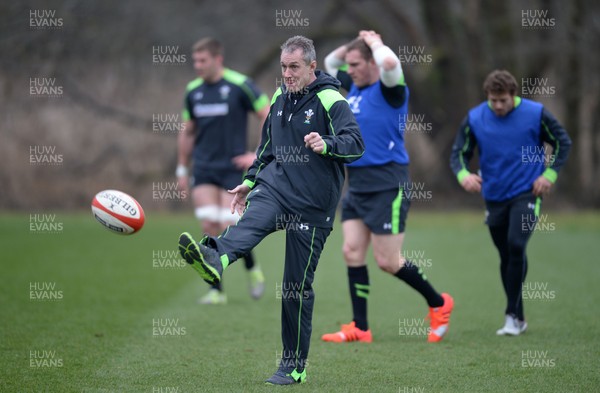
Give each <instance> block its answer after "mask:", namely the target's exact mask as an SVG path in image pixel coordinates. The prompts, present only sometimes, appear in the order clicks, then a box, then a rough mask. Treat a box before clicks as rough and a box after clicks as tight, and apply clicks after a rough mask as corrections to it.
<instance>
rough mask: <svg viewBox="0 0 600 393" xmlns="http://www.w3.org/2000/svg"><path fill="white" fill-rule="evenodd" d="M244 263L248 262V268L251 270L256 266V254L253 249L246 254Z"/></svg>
mask: <svg viewBox="0 0 600 393" xmlns="http://www.w3.org/2000/svg"><path fill="white" fill-rule="evenodd" d="M244 263H245V264H246V270H250V269H252V268H253V267H254V255H252V251H250V252H249V253H248V254H246V255H244Z"/></svg>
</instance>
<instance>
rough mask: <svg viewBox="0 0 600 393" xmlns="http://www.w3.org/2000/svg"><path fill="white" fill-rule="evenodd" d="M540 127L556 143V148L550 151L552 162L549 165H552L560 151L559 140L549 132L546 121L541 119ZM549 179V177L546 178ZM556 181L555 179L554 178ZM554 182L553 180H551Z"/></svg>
mask: <svg viewBox="0 0 600 393" xmlns="http://www.w3.org/2000/svg"><path fill="white" fill-rule="evenodd" d="M542 128H543V129H544V131H546V134H548V137H549V138H550V140H552V141H553V142H554V143H555V144H556V148H554V150H553V151H552V155H553V158H552V162H551V163H550V166H552V165H554V160H555V158H556V157H557V156H558V153H559V152H560V142H559V141H558V139H556V137H555V136H554V135H552V132H550V128H548V125H547V124H546V123H544V121H543V120H542ZM548 180H550V179H548ZM555 181H556V179H555ZM552 183H554V182H552Z"/></svg>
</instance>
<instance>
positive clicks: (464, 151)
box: [450, 116, 482, 192]
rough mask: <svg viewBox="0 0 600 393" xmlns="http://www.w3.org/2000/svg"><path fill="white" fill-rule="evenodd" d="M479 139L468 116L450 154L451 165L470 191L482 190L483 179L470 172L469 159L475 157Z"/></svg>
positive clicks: (461, 183)
mask: <svg viewBox="0 0 600 393" xmlns="http://www.w3.org/2000/svg"><path fill="white" fill-rule="evenodd" d="M476 145H477V140H476V139H475V137H474V136H473V132H472V131H471V126H470V125H469V118H468V116H467V117H465V119H464V120H463V122H462V124H461V126H460V129H459V131H458V134H457V135H456V139H455V140H454V145H453V146H452V154H451V156H450V167H451V168H452V172H454V175H456V179H457V180H458V182H459V183H460V185H461V186H462V187H463V188H464V189H465V190H467V191H469V192H480V191H481V182H482V179H481V177H480V176H479V175H476V174H474V173H471V172H469V161H470V160H471V158H472V157H473V152H474V151H475V146H476Z"/></svg>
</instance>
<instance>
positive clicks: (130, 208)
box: [92, 190, 145, 235]
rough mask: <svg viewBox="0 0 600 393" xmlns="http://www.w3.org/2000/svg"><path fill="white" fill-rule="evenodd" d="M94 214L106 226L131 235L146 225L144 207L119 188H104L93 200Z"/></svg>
mask: <svg viewBox="0 0 600 393" xmlns="http://www.w3.org/2000/svg"><path fill="white" fill-rule="evenodd" d="M92 214H93V215H94V217H95V218H96V220H98V222H99V223H100V224H102V225H104V227H105V228H107V229H109V230H111V231H113V232H116V233H118V234H120V235H131V234H133V233H136V232H137V231H139V230H140V229H142V227H143V226H144V220H145V217H144V209H142V206H141V205H140V204H139V203H138V201H136V200H135V199H134V198H133V197H132V196H130V195H127V194H125V193H124V192H121V191H117V190H104V191H100V192H99V193H97V194H96V196H95V197H94V199H93V200H92Z"/></svg>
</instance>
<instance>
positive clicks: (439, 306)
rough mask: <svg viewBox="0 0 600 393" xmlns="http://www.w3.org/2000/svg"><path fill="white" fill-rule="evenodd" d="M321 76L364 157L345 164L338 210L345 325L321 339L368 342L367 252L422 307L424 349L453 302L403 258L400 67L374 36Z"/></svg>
mask: <svg viewBox="0 0 600 393" xmlns="http://www.w3.org/2000/svg"><path fill="white" fill-rule="evenodd" d="M325 67H326V70H327V72H329V73H330V74H331V75H333V76H335V77H337V78H338V79H339V80H340V82H341V83H342V87H344V88H345V89H346V90H348V96H347V99H348V102H349V103H350V108H351V109H352V112H353V113H354V115H355V116H356V121H357V122H358V124H359V126H360V130H361V133H362V135H363V138H364V140H365V149H366V150H365V154H364V155H363V157H362V158H361V159H359V160H357V161H355V162H352V163H349V164H347V165H346V166H347V169H348V183H349V187H348V191H347V193H346V195H345V196H344V199H343V205H342V229H343V233H344V245H343V255H344V260H345V262H346V266H347V271H348V284H349V287H350V299H351V302H352V313H353V318H352V321H351V322H350V323H348V324H344V325H342V327H341V330H340V331H338V332H334V333H329V334H324V335H323V336H322V339H323V340H324V341H327V342H336V343H343V342H353V341H358V342H371V341H372V334H371V330H370V329H369V324H368V320H367V299H368V296H369V290H370V281H369V274H368V270H367V263H366V253H367V250H368V248H369V244H372V245H373V254H374V256H375V260H376V262H377V265H378V266H379V268H380V269H381V270H383V271H384V272H386V273H388V274H390V275H392V276H394V277H395V278H397V279H400V280H402V281H404V282H405V283H406V284H408V285H409V286H410V287H411V288H413V289H415V290H416V291H417V292H418V293H419V294H421V296H423V298H424V299H425V301H426V302H427V305H428V306H429V314H428V316H429V319H430V324H431V329H430V333H429V335H428V341H429V342H438V341H440V340H442V337H444V335H445V334H446V332H447V331H448V325H449V322H450V314H451V312H452V309H453V305H454V300H453V299H452V297H451V296H450V295H449V294H447V293H442V294H440V293H438V292H437V291H436V290H435V289H434V288H433V287H432V285H431V284H430V283H429V281H428V280H427V277H426V276H425V274H423V271H422V269H421V267H419V266H417V265H415V264H414V263H412V262H411V261H410V260H407V259H406V258H405V257H404V256H403V255H402V245H403V242H404V231H405V223H406V217H407V214H408V209H409V206H410V200H409V199H407V197H406V191H405V188H406V186H407V185H408V184H409V182H410V177H409V169H408V165H409V157H408V153H407V151H406V148H405V147H404V134H403V132H402V131H403V130H404V129H405V121H406V117H407V116H406V115H407V113H408V98H409V90H408V87H407V86H406V83H405V80H404V73H403V71H402V65H401V64H400V59H399V58H398V56H396V55H395V54H394V52H393V51H392V50H391V49H390V48H389V47H388V46H386V45H385V44H384V43H383V41H382V39H381V36H380V35H379V34H377V33H376V32H374V31H365V30H363V31H361V32H360V33H359V35H358V37H357V38H356V39H355V40H353V41H351V42H350V43H348V44H346V45H343V46H341V47H339V48H337V49H336V50H334V51H333V52H332V53H330V54H329V55H328V56H327V57H326V59H325Z"/></svg>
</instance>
